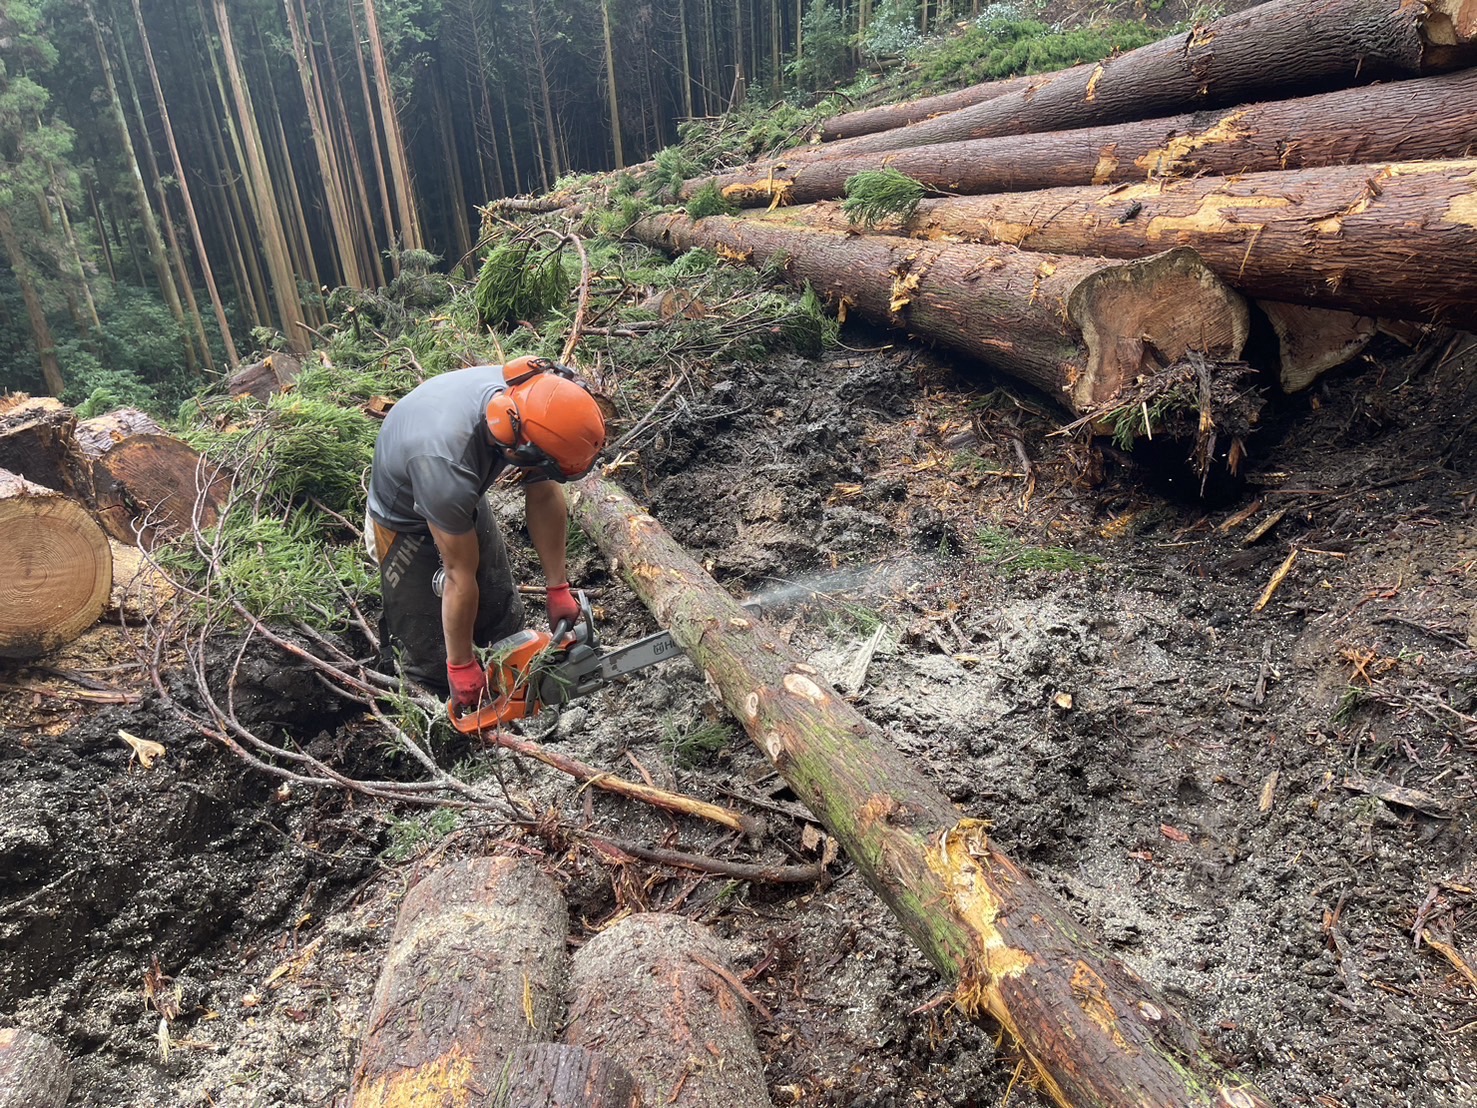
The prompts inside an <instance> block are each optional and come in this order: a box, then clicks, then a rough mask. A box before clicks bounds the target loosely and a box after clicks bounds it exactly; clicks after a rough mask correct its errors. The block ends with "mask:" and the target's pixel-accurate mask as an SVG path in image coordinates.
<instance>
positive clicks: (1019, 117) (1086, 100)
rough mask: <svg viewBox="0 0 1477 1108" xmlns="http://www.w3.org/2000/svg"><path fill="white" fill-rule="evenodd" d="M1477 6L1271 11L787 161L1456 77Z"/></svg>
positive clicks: (1307, 0) (1369, 2)
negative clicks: (1424, 77) (1451, 73)
mask: <svg viewBox="0 0 1477 1108" xmlns="http://www.w3.org/2000/svg"><path fill="white" fill-rule="evenodd" d="M1474 44H1477V0H1419V2H1412V0H1274V2H1273V3H1267V4H1258V5H1256V6H1255V7H1253V8H1249V9H1247V10H1246V11H1242V12H1236V13H1233V14H1231V15H1227V16H1224V17H1222V18H1220V19H1217V20H1214V21H1212V22H1210V23H1206V24H1203V25H1200V26H1197V27H1195V28H1194V29H1193V30H1191V31H1190V32H1188V33H1186V34H1180V35H1174V36H1171V37H1170V38H1167V39H1163V40H1162V41H1160V42H1155V43H1150V44H1149V45H1148V46H1141V47H1139V49H1137V50H1130V51H1129V52H1128V53H1126V54H1121V55H1119V56H1118V57H1116V58H1109V59H1107V60H1106V61H1102V62H1097V63H1093V64H1087V65H1079V66H1075V67H1073V68H1071V69H1067V70H1063V71H1062V72H1060V73H1053V74H1047V75H1044V76H1042V77H1040V78H1037V79H1036V80H1035V81H1034V82H1033V83H1032V85H1031V87H1029V88H1025V89H1019V90H1017V91H1015V92H1010V93H1007V94H1005V95H1004V96H997V97H995V98H994V99H991V100H986V101H985V102H984V103H981V104H975V105H973V106H972V107H968V108H961V109H960V110H959V111H954V112H950V113H948V114H947V115H941V116H938V117H936V118H934V119H928V120H924V121H923V122H920V123H913V124H910V125H908V126H906V127H897V128H894V129H893V130H891V131H882V132H879V133H877V134H873V135H863V136H861V137H860V138H854V139H845V140H843V141H841V142H837V143H825V144H822V145H819V146H812V147H810V148H808V149H802V150H798V151H795V152H793V154H792V155H791V157H792V159H794V158H801V159H809V158H813V157H829V156H833V155H835V154H838V153H840V152H842V151H845V152H846V153H848V154H855V153H863V152H866V151H874V150H901V149H904V148H906V147H909V146H924V145H928V144H931V143H938V142H957V141H960V140H962V139H974V138H988V137H990V136H992V135H1020V134H1028V133H1032V132H1044V131H1063V130H1068V129H1070V128H1075V127H1091V126H1095V125H1098V124H1104V123H1120V122H1123V121H1126V120H1131V119H1147V118H1151V117H1153V116H1158V115H1167V114H1172V113H1175V112H1180V111H1184V110H1185V109H1187V108H1195V107H1216V106H1223V105H1231V104H1238V103H1244V102H1246V101H1250V100H1268V99H1278V98H1282V97H1287V96H1295V95H1302V94H1307V93H1313V92H1323V91H1327V90H1330V89H1334V88H1346V87H1349V86H1351V85H1357V84H1364V83H1367V82H1369V81H1376V80H1380V79H1383V78H1387V77H1410V76H1415V75H1417V74H1421V73H1431V72H1441V71H1446V70H1454V69H1459V68H1461V67H1462V66H1464V65H1466V64H1468V63H1470V62H1471V60H1472V57H1473V47H1474Z"/></svg>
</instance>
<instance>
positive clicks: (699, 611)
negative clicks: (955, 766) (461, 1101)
mask: <svg viewBox="0 0 1477 1108" xmlns="http://www.w3.org/2000/svg"><path fill="white" fill-rule="evenodd" d="M579 491H580V496H579V497H578V498H577V500H576V503H575V506H574V515H575V518H576V521H577V522H578V523H579V525H580V526H581V528H583V530H584V531H585V533H586V534H588V535H590V536H591V538H592V539H593V540H594V541H595V543H596V544H597V545H598V546H599V547H600V549H601V551H602V553H604V554H605V556H606V558H607V559H608V560H609V562H610V564H611V565H613V566H618V567H619V568H620V572H621V575H622V577H623V578H624V579H625V580H626V582H627V583H628V584H629V585H630V586H631V587H632V588H633V589H634V590H635V591H636V593H637V594H638V595H639V596H640V597H641V599H642V600H643V601H644V602H645V603H646V605H647V607H648V608H650V609H651V611H652V612H653V614H654V615H655V616H656V618H657V621H658V623H660V624H661V625H662V626H664V627H666V628H668V629H669V630H670V631H671V632H672V635H673V637H674V638H675V639H676V640H677V642H678V644H679V645H681V646H682V647H683V649H685V650H686V651H687V653H688V655H689V656H690V657H691V658H692V659H693V661H694V662H695V663H696V664H697V665H698V666H700V667H701V668H702V670H703V672H704V674H705V676H706V677H707V679H708V681H709V683H710V684H711V686H712V687H713V688H714V689H716V690H717V691H718V693H719V695H720V696H721V697H722V699H723V703H724V704H725V705H726V706H727V707H728V709H729V711H731V712H732V713H733V714H734V716H735V717H736V718H737V719H738V720H739V721H740V722H741V723H742V725H743V727H744V728H745V730H746V731H747V732H748V734H749V736H750V738H752V739H753V740H754V742H755V744H756V745H757V746H758V747H759V748H760V750H762V751H763V752H764V754H765V755H766V756H767V757H768V758H769V759H770V761H771V762H772V764H773V765H774V767H775V769H776V770H777V771H778V772H779V773H780V774H781V775H783V777H784V778H785V780H786V781H787V782H788V783H789V784H790V787H791V788H792V789H794V790H795V793H796V794H797V796H798V797H799V798H800V801H801V802H802V803H803V804H805V805H806V807H808V808H809V809H810V810H811V811H812V812H813V813H815V815H816V816H817V817H818V818H819V819H820V821H821V822H822V823H823V824H824V825H825V827H826V829H827V830H828V831H830V832H831V834H832V835H834V836H835V837H836V838H837V840H838V841H840V843H841V845H842V847H843V848H844V849H845V850H846V852H847V854H848V855H849V856H850V857H851V859H852V861H853V862H854V863H855V864H856V866H857V868H858V870H859V872H860V873H861V874H862V875H863V877H864V878H865V879H866V881H867V882H868V884H869V885H870V886H871V887H872V888H873V890H874V891H876V893H877V894H878V895H879V896H881V897H882V899H883V900H884V901H885V902H886V903H887V905H888V906H889V907H890V908H891V910H892V911H893V913H894V914H895V915H896V916H897V918H898V920H899V922H900V923H901V925H902V927H903V929H904V930H905V931H906V932H907V933H908V934H909V935H910V936H911V937H912V939H913V941H914V942H915V943H916V944H917V945H918V947H919V949H920V950H922V951H923V952H924V953H925V954H926V955H927V956H928V957H929V958H930V959H931V960H932V961H933V963H934V964H935V965H936V966H937V967H938V968H939V970H940V971H941V972H942V973H943V974H944V975H945V976H946V977H947V978H948V979H949V980H950V981H951V982H953V983H954V985H955V1004H956V1005H957V1006H958V1007H959V1009H960V1010H961V1011H963V1012H964V1013H966V1014H967V1015H969V1016H971V1017H982V1016H986V1015H988V1016H989V1017H990V1018H992V1019H993V1020H995V1021H996V1022H998V1023H999V1024H1000V1025H1001V1026H1002V1027H1003V1028H1004V1029H1005V1030H1006V1032H1008V1033H1009V1035H1010V1036H1011V1038H1012V1039H1014V1040H1015V1042H1016V1044H1017V1045H1018V1046H1019V1048H1020V1050H1021V1051H1022V1052H1023V1054H1024V1056H1025V1057H1026V1058H1028V1059H1029V1060H1030V1062H1031V1064H1032V1066H1033V1067H1034V1069H1035V1079H1036V1082H1037V1085H1038V1088H1039V1089H1040V1090H1041V1091H1042V1092H1043V1093H1045V1094H1046V1095H1048V1096H1050V1097H1051V1098H1052V1099H1053V1100H1054V1101H1056V1102H1057V1103H1058V1104H1061V1105H1064V1106H1072V1108H1106V1106H1113V1108H1130V1106H1132V1108H1142V1106H1144V1105H1175V1106H1176V1108H1268V1104H1269V1102H1268V1101H1267V1100H1266V1099H1265V1098H1264V1097H1263V1096H1262V1095H1261V1094H1260V1093H1258V1092H1257V1091H1256V1090H1255V1089H1254V1088H1252V1087H1251V1086H1250V1085H1249V1084H1247V1083H1246V1082H1245V1081H1243V1080H1242V1079H1240V1078H1239V1077H1237V1076H1235V1075H1233V1074H1231V1073H1228V1072H1227V1071H1226V1070H1225V1069H1224V1068H1222V1066H1221V1065H1220V1064H1219V1063H1218V1062H1217V1061H1216V1060H1215V1059H1214V1058H1213V1057H1212V1054H1211V1052H1210V1050H1209V1049H1208V1048H1207V1047H1206V1045H1205V1043H1204V1042H1203V1041H1202V1040H1201V1039H1200V1037H1199V1036H1198V1035H1197V1034H1196V1032H1195V1031H1194V1030H1193V1028H1191V1027H1190V1026H1189V1025H1188V1024H1187V1023H1186V1022H1185V1021H1184V1018H1183V1017H1182V1016H1181V1015H1180V1014H1179V1013H1177V1012H1176V1011H1175V1010H1174V1009H1173V1008H1172V1007H1171V1006H1170V1005H1169V1003H1168V1002H1167V1001H1166V1000H1165V999H1164V998H1163V997H1162V996H1161V995H1159V994H1158V993H1157V992H1156V991H1155V990H1153V989H1151V988H1150V987H1149V986H1148V985H1146V984H1145V983H1144V982H1142V981H1140V980H1139V979H1137V978H1136V977H1134V976H1133V975H1132V973H1130V972H1129V970H1128V969H1127V968H1126V967H1124V966H1122V965H1121V964H1119V963H1117V962H1115V961H1113V960H1111V959H1109V958H1107V957H1106V956H1104V955H1103V954H1102V953H1101V952H1100V951H1099V950H1097V949H1096V944H1095V942H1094V940H1093V939H1092V938H1091V936H1090V935H1088V934H1087V932H1086V931H1085V930H1084V929H1083V928H1082V927H1081V926H1080V925H1079V924H1078V923H1077V921H1076V920H1075V919H1073V918H1072V916H1071V915H1070V914H1069V913H1068V912H1067V911H1066V910H1065V909H1064V908H1063V907H1062V906H1061V905H1059V904H1058V903H1057V902H1056V901H1055V900H1053V899H1052V898H1051V896H1049V895H1048V894H1047V893H1046V891H1045V890H1043V889H1042V888H1041V887H1040V886H1038V885H1037V884H1036V883H1035V882H1034V881H1032V880H1031V878H1030V877H1028V876H1027V875H1026V874H1025V872H1024V871H1022V870H1021V869H1020V868H1019V867H1017V866H1016V865H1015V863H1013V862H1012V861H1011V860H1010V859H1009V858H1007V857H1006V856H1005V855H1004V854H1003V853H1002V852H1001V851H1000V850H999V848H998V847H996V845H995V844H994V843H993V842H992V841H991V840H990V837H989V835H988V834H987V827H988V824H987V823H985V822H983V821H981V820H975V819H961V818H960V815H959V812H958V811H957V810H956V809H955V808H954V805H953V804H952V803H951V802H950V801H949V798H948V797H947V796H945V795H944V794H943V793H941V792H940V791H939V790H938V789H937V788H936V787H935V786H934V784H933V783H932V782H931V781H929V779H928V778H926V777H925V776H923V774H921V773H920V772H919V771H918V770H917V769H916V768H915V767H914V766H913V765H912V764H911V763H909V762H908V760H907V759H905V758H904V757H903V756H902V755H901V754H899V752H898V750H897V748H896V747H895V746H894V745H893V744H892V743H890V742H889V741H888V740H887V738H886V737H885V736H884V735H883V734H882V733H881V732H880V731H879V730H878V729H877V728H876V727H875V726H874V725H872V724H871V723H870V722H869V721H868V720H867V719H866V718H865V717H864V716H862V715H861V714H860V713H859V712H858V711H857V710H856V709H855V708H854V707H853V706H852V705H850V704H849V703H847V702H846V700H844V699H843V698H842V697H841V696H839V695H838V694H836V693H835V692H834V691H832V690H831V689H830V688H829V687H827V685H826V684H825V682H824V680H823V679H822V677H821V676H820V674H818V673H817V672H816V671H815V670H814V669H813V668H812V667H810V666H808V665H805V664H804V663H802V662H799V661H797V660H796V659H795V658H793V657H792V656H791V654H790V651H789V648H788V647H787V646H786V645H785V644H784V643H783V642H782V641H781V640H780V639H779V638H778V637H777V636H776V635H775V634H774V633H773V632H772V631H771V630H770V629H769V628H768V626H767V625H766V624H765V623H764V622H763V621H762V620H756V619H754V618H753V617H752V616H750V615H749V613H748V612H746V611H745V610H744V609H743V608H741V607H740V606H739V605H738V603H737V602H736V601H735V600H734V599H733V598H732V597H731V596H729V594H728V593H727V592H726V591H725V590H724V589H723V588H722V587H721V586H720V585H719V584H718V583H717V582H715V581H714V580H713V579H712V578H710V577H709V576H708V575H707V574H706V573H704V572H703V570H702V569H701V567H699V566H698V564H697V562H696V561H695V560H694V559H693V558H692V557H691V556H690V555H689V554H688V553H687V552H686V551H685V550H683V549H682V548H681V547H680V546H679V545H678V544H677V543H676V542H675V541H673V539H672V538H671V537H670V536H669V535H668V534H667V533H666V532H665V531H664V530H663V529H662V528H661V526H660V524H658V523H657V522H656V520H654V519H653V518H652V517H651V516H650V515H648V514H647V513H645V512H644V511H642V510H641V509H640V508H639V507H638V506H637V505H636V504H635V503H633V502H632V501H631V499H630V498H629V497H627V496H626V494H625V493H624V492H622V491H621V490H620V489H619V488H618V487H617V486H615V485H614V484H612V483H611V482H609V481H605V480H598V479H586V480H585V481H584V482H582V484H581V486H580V489H579ZM590 945H592V946H593V943H592V944H590ZM587 949H588V948H587ZM582 953H583V952H582ZM659 1103H660V1102H659Z"/></svg>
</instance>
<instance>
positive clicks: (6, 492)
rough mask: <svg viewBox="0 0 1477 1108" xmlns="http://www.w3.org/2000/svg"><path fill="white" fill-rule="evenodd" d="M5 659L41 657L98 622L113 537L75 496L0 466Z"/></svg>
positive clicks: (0, 618) (0, 630)
mask: <svg viewBox="0 0 1477 1108" xmlns="http://www.w3.org/2000/svg"><path fill="white" fill-rule="evenodd" d="M0 535H4V536H5V541H4V542H3V543H0V658H38V657H40V656H41V655H42V654H45V653H47V652H48V651H50V650H54V649H56V648H57V647H59V646H61V645H63V644H65V643H69V642H71V641H72V640H73V639H75V638H76V637H77V636H78V635H80V634H82V632H83V631H85V630H87V628H89V627H91V626H92V625H93V624H94V623H96V622H97V621H98V617H99V616H101V615H102V614H103V610H104V609H105V608H106V607H107V606H108V594H109V593H110V592H111V590H112V587H113V558H112V553H111V551H110V550H109V549H108V538H107V536H106V535H104V534H103V531H102V528H101V527H99V526H98V525H97V522H96V521H95V520H94V519H93V518H92V516H90V515H88V513H87V509H86V508H84V507H82V505H81V504H78V503H77V502H76V501H75V500H72V499H69V498H68V497H65V496H63V495H62V494H61V493H59V492H56V491H54V490H52V489H48V488H44V487H42V486H41V485H36V484H33V483H32V482H30V481H27V480H26V479H25V478H23V477H20V476H18V475H17V474H14V473H11V472H9V471H8V470H0Z"/></svg>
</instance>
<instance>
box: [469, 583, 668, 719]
mask: <svg viewBox="0 0 1477 1108" xmlns="http://www.w3.org/2000/svg"><path fill="white" fill-rule="evenodd" d="M579 601H580V616H579V619H578V621H577V622H576V623H575V625H574V626H573V627H565V626H563V625H561V626H560V627H558V628H556V629H555V630H553V631H534V630H524V631H518V632H516V633H514V634H512V635H509V636H508V637H507V638H505V639H501V640H499V641H498V642H496V643H494V644H493V645H492V647H491V649H490V651H489V653H490V655H491V660H490V661H489V662H488V664H487V693H488V698H489V699H487V700H484V701H483V702H482V703H481V704H479V705H478V706H477V707H476V708H470V709H467V710H466V711H462V712H458V710H457V709H456V707H455V705H452V704H448V705H447V708H446V710H447V715H448V716H450V717H451V724H452V726H453V727H455V728H456V729H457V730H458V731H460V732H461V733H462V734H464V735H471V734H475V733H477V732H479V731H489V730H495V729H496V728H498V727H500V726H502V725H503V724H507V723H512V722H513V721H514V720H519V719H523V718H525V717H527V716H531V715H536V714H537V713H538V712H539V710H540V709H542V708H546V707H554V708H557V707H559V706H561V705H564V704H567V703H569V702H570V701H571V700H574V699H576V698H577V697H581V696H588V695H589V694H590V693H592V692H594V691H595V690H596V689H600V688H603V687H605V686H606V685H608V684H610V682H612V681H614V680H615V679H616V678H618V677H622V676H624V675H626V674H628V673H635V672H636V671H637V670H641V669H645V668H646V667H647V666H651V665H655V664H656V663H658V662H664V661H666V660H667V659H668V658H671V657H673V656H675V655H677V654H680V653H682V648H681V647H679V646H678V645H677V643H676V642H675V641H674V640H673V638H672V636H671V634H670V633H668V632H666V631H659V632H658V633H657V634H655V635H648V636H647V637H646V638H644V639H638V640H636V641H635V642H633V643H631V644H629V645H628V646H623V647H620V648H618V649H615V650H603V649H601V647H600V642H599V638H598V636H597V635H596V632H595V620H594V617H593V615H592V614H591V612H590V602H589V600H588V598H587V597H586V596H585V594H584V593H583V592H581V593H580V595H579Z"/></svg>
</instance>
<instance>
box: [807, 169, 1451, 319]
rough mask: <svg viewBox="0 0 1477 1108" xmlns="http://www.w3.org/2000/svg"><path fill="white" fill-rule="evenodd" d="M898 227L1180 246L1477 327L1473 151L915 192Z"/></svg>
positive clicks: (1377, 304) (1262, 280)
mask: <svg viewBox="0 0 1477 1108" xmlns="http://www.w3.org/2000/svg"><path fill="white" fill-rule="evenodd" d="M786 210H787V211H791V212H793V211H799V210H800V209H786ZM907 227H908V230H909V231H910V232H911V233H913V234H915V235H917V236H920V237H925V238H954V239H964V240H969V241H984V242H997V243H1012V244H1015V245H1018V246H1020V247H1023V248H1025V249H1028V250H1049V251H1060V252H1063V253H1070V254H1089V255H1096V256H1100V257H1110V258H1139V257H1144V256H1146V255H1149V254H1153V253H1156V252H1158V251H1160V250H1165V249H1167V248H1169V247H1171V246H1192V247H1194V248H1195V250H1196V252H1197V253H1199V254H1200V256H1201V257H1202V258H1204V259H1205V263H1206V264H1207V265H1208V266H1210V268H1212V269H1213V270H1215V271H1216V272H1217V273H1219V274H1220V275H1221V277H1222V278H1224V279H1225V280H1226V281H1227V282H1228V283H1230V284H1231V285H1233V286H1235V287H1237V288H1239V289H1241V290H1242V291H1244V292H1247V293H1250V294H1252V295H1254V296H1257V297H1261V298H1266V299H1271V300H1285V301H1288V302H1289V303H1294V304H1312V305H1315V306H1318V307H1325V308H1338V309H1340V310H1342V311H1349V312H1357V313H1359V314H1362V315H1370V316H1390V317H1394V318H1396V319H1410V320H1419V321H1421V322H1432V321H1439V322H1445V323H1451V324H1454V325H1456V326H1458V327H1468V328H1470V327H1473V326H1477V298H1474V297H1473V295H1472V274H1473V272H1477V159H1468V160H1453V161H1433V162H1404V163H1401V162H1395V163H1390V164H1384V165H1354V166H1336V167H1332V168H1326V169H1299V170H1289V171H1287V172H1274V173H1247V174H1244V175H1241V176H1237V177H1229V178H1226V177H1201V178H1197V179H1193V180H1173V181H1152V182H1149V183H1148V184H1142V185H1129V186H1118V187H1116V188H1113V189H1105V188H1096V187H1087V188H1069V189H1048V190H1046V191H1044V192H1037V193H1005V194H1001V195H997V196H961V197H956V198H951V199H947V200H925V201H924V202H923V203H922V204H921V205H920V206H919V209H918V212H917V214H916V215H915V216H914V217H913V219H912V220H910V221H909V223H908V225H907Z"/></svg>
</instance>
